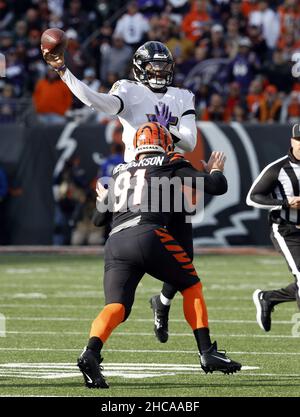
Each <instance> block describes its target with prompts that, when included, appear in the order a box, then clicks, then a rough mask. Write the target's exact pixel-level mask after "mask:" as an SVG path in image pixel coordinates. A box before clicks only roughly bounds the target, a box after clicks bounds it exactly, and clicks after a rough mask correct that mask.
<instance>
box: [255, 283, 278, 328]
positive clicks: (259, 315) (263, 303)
mask: <svg viewBox="0 0 300 417" xmlns="http://www.w3.org/2000/svg"><path fill="white" fill-rule="evenodd" d="M252 298H253V302H254V304H255V307H256V321H257V323H258V325H259V327H260V328H261V329H263V330H264V331H265V332H269V331H270V330H271V313H272V311H274V308H273V306H272V304H271V303H270V302H269V301H267V300H265V299H264V291H262V290H259V289H258V290H255V291H254V293H253V295H252Z"/></svg>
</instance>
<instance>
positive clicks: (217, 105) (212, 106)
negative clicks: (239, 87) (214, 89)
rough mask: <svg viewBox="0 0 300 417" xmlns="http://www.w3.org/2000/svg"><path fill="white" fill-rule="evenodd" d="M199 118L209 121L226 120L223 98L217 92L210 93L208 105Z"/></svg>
mask: <svg viewBox="0 0 300 417" xmlns="http://www.w3.org/2000/svg"><path fill="white" fill-rule="evenodd" d="M200 118H201V120H204V121H210V122H226V121H228V119H229V117H228V114H227V112H226V109H225V106H224V102H223V98H222V96H220V95H219V94H212V96H211V98H210V102H209V106H208V107H207V108H206V109H205V110H204V112H203V114H202V116H201V117H200Z"/></svg>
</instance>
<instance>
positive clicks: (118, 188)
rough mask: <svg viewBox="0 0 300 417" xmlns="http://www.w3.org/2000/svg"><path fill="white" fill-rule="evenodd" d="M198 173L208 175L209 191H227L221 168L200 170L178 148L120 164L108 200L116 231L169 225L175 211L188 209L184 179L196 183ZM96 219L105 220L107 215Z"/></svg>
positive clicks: (100, 222)
mask: <svg viewBox="0 0 300 417" xmlns="http://www.w3.org/2000/svg"><path fill="white" fill-rule="evenodd" d="M197 177H202V178H203V179H204V191H205V192H208V193H210V194H223V193H224V192H226V191H227V182H226V178H225V177H224V175H223V174H222V173H221V172H220V171H214V172H213V173H212V174H207V173H205V172H201V171H197V170H195V169H194V168H193V166H192V165H191V164H190V162H189V161H187V160H186V159H184V157H183V155H181V154H179V153H176V152H170V153H165V154H158V155H157V154H156V155H155V154H152V155H148V156H146V157H145V158H143V159H141V160H139V161H131V162H129V163H127V164H120V165H118V166H117V167H115V169H114V171H113V176H112V181H111V183H110V184H109V192H108V196H107V198H106V201H105V207H107V208H108V211H109V212H110V213H111V214H112V233H115V232H117V231H119V230H122V229H124V228H127V227H132V226H135V225H138V224H155V225H160V226H167V225H168V223H169V221H170V218H171V217H170V216H172V214H173V213H174V211H180V210H184V207H185V205H184V193H183V187H182V185H183V183H186V179H187V178H189V180H190V183H189V184H190V185H191V186H192V187H194V186H195V181H194V180H195V179H196V178H197ZM98 210H99V208H98ZM94 223H95V224H96V225H100V224H103V216H102V217H101V216H98V220H96V221H94Z"/></svg>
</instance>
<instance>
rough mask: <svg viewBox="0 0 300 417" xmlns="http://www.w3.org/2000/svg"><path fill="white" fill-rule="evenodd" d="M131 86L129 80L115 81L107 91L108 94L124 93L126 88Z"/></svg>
mask: <svg viewBox="0 0 300 417" xmlns="http://www.w3.org/2000/svg"><path fill="white" fill-rule="evenodd" d="M131 86H132V82H131V81H129V80H119V81H116V82H115V83H114V84H113V86H112V87H111V89H110V90H109V94H114V93H115V92H116V91H117V90H119V91H126V90H128V88H130V87H131Z"/></svg>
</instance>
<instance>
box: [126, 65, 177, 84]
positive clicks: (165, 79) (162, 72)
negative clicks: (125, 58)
mask: <svg viewBox="0 0 300 417" xmlns="http://www.w3.org/2000/svg"><path fill="white" fill-rule="evenodd" d="M173 68H174V63H173V62H170V61H164V60H152V61H148V62H142V61H140V60H138V59H137V60H134V70H133V73H134V77H135V79H136V80H137V81H139V82H142V83H143V84H149V86H150V87H151V88H152V89H154V90H161V89H163V88H165V87H167V86H169V85H171V83H172V79H173Z"/></svg>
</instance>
